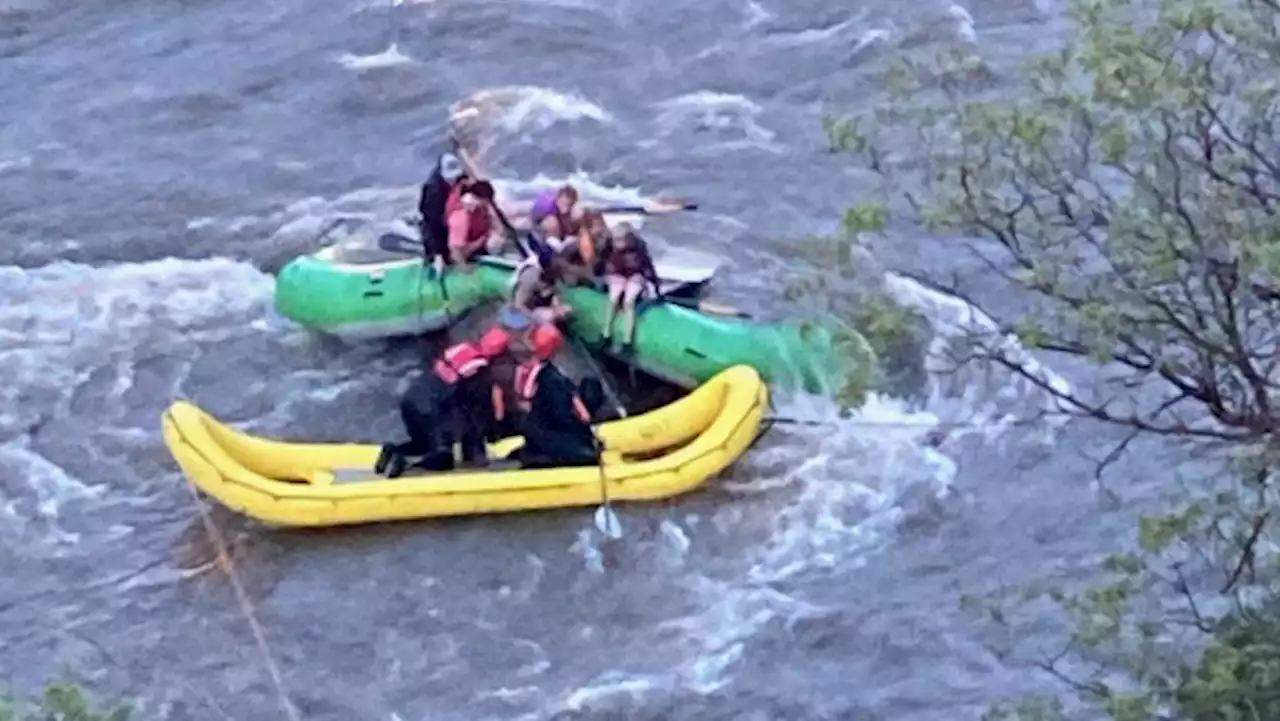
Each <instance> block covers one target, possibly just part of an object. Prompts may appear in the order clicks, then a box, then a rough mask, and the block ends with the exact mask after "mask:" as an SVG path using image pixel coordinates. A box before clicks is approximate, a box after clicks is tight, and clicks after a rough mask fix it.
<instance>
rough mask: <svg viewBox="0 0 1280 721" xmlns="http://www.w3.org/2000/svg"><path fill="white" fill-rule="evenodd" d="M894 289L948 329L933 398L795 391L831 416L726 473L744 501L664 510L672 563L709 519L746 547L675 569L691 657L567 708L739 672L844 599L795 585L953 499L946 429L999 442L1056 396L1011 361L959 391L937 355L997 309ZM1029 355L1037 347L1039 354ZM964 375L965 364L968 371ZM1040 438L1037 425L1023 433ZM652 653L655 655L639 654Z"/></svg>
mask: <svg viewBox="0 0 1280 721" xmlns="http://www.w3.org/2000/svg"><path fill="white" fill-rule="evenodd" d="M888 285H889V289H890V291H891V292H892V293H893V294H894V295H895V297H897V298H898V299H899V300H900V301H901V302H903V303H906V304H908V305H910V306H912V307H914V308H917V309H919V310H920V311H921V312H923V313H925V314H926V316H927V317H928V318H929V319H930V320H931V321H932V323H933V324H934V326H935V330H936V337H935V340H934V341H933V343H932V344H931V346H930V348H929V351H928V352H929V355H930V357H931V360H930V361H929V364H930V365H929V370H930V386H929V388H928V400H927V402H926V403H925V404H924V408H925V409H924V410H923V411H921V410H913V409H911V408H908V407H907V405H906V404H905V403H904V402H902V401H899V400H897V399H893V398H886V397H880V396H872V397H871V398H870V399H869V400H868V401H867V403H866V404H864V405H863V406H862V407H861V408H859V409H857V411H856V412H854V413H853V414H851V415H847V416H846V415H844V414H841V413H840V412H839V409H838V408H837V407H836V405H835V404H834V403H832V402H831V401H829V400H826V399H821V398H816V397H813V396H805V395H801V396H794V397H788V398H784V399H781V402H780V403H779V408H778V415H779V416H780V417H794V418H800V419H807V420H817V421H825V422H827V423H829V425H827V424H824V426H823V427H816V428H813V427H795V426H792V427H779V429H778V430H775V431H774V433H775V434H782V433H786V434H787V436H786V439H787V440H786V441H785V442H778V441H774V442H772V443H769V442H768V441H766V442H764V443H762V444H761V446H758V447H757V448H756V449H755V450H753V451H752V452H751V453H750V454H748V455H747V456H746V457H745V458H744V459H743V460H742V461H741V462H740V463H741V464H743V465H745V466H747V467H748V468H749V469H752V470H748V471H747V473H745V474H743V475H745V476H747V477H750V478H753V479H754V480H752V481H748V482H740V483H736V484H729V483H726V484H724V485H725V486H726V487H727V488H728V489H729V490H730V492H731V493H733V494H734V495H735V496H737V497H738V502H734V503H727V504H723V505H721V506H719V507H718V508H717V509H716V511H715V512H714V513H713V514H712V515H711V516H710V517H709V518H708V519H707V521H708V522H707V523H696V528H695V522H696V521H698V520H699V519H686V522H685V524H684V527H682V526H681V524H679V523H677V522H676V521H674V520H672V519H667V520H665V521H663V522H662V524H661V532H662V535H663V536H664V537H665V539H666V540H665V542H664V544H663V545H664V548H663V549H662V550H661V557H662V558H663V559H665V560H666V562H667V563H668V564H670V565H671V566H672V567H686V568H687V564H686V563H685V562H684V557H685V556H686V555H687V554H688V552H689V551H690V549H691V548H694V547H696V546H698V544H699V537H700V536H702V535H703V534H706V533H713V534H719V535H722V536H727V537H728V538H730V539H733V542H732V544H731V545H732V547H735V548H739V549H742V556H741V559H740V562H737V563H734V562H732V561H731V562H730V564H729V565H730V566H732V569H719V570H718V571H713V572H711V573H709V574H706V575H700V574H689V573H687V572H684V573H673V574H672V576H671V577H672V578H673V579H678V582H680V583H681V584H682V585H684V586H685V587H686V588H687V590H688V591H689V592H690V593H692V594H694V597H695V598H697V599H699V603H698V604H697V605H698V607H699V608H700V610H699V611H698V612H697V613H695V614H693V615H690V616H688V617H683V618H676V619H672V620H669V621H667V622H665V623H663V624H660V625H659V628H658V629H655V630H656V631H658V632H663V631H666V632H671V631H675V632H677V634H678V638H680V643H681V644H682V645H684V646H687V648H686V650H685V652H684V653H681V654H680V657H681V658H683V659H684V662H683V663H680V664H678V665H676V666H675V667H672V668H670V670H669V671H667V672H666V673H659V674H657V676H655V675H653V673H652V672H651V671H652V670H645V671H638V672H637V673H636V674H635V675H632V676H628V675H626V674H622V673H620V672H618V671H616V670H615V671H612V672H610V673H608V674H603V675H601V676H600V677H598V678H596V679H594V680H593V681H591V682H590V683H588V684H585V685H584V686H582V687H580V688H578V689H576V690H575V691H573V692H572V693H570V694H569V695H568V696H567V697H565V698H563V699H561V700H560V701H559V702H557V703H556V704H553V709H565V708H567V709H574V708H581V707H583V706H584V705H587V706H590V705H592V704H594V705H595V707H600V708H608V707H610V706H612V705H616V704H619V703H626V702H627V700H628V699H631V698H632V697H633V696H634V695H635V694H636V693H638V692H639V691H638V690H637V689H639V688H660V689H663V690H664V693H667V694H669V693H670V692H671V690H673V689H683V690H687V691H691V692H694V693H698V694H708V693H712V692H715V691H717V690H718V689H721V688H723V687H724V686H725V685H726V684H728V683H730V682H731V680H732V678H733V674H734V671H735V670H736V667H737V665H738V664H739V663H740V662H741V660H742V659H743V658H744V657H745V655H746V653H747V649H748V647H749V643H750V642H751V639H752V638H753V636H755V635H756V634H758V633H760V632H761V631H762V630H763V629H764V628H766V626H772V625H775V624H777V623H779V622H783V623H786V624H788V625H790V624H793V623H795V622H797V621H800V620H803V619H806V618H815V617H821V616H822V615H824V614H827V613H830V612H831V609H826V608H823V607H820V606H817V605H814V604H812V603H809V602H806V601H805V600H803V599H802V598H798V597H796V596H793V595H790V594H789V593H788V589H790V588H794V587H797V586H798V585H799V584H800V583H801V582H802V580H803V579H805V578H806V577H808V576H809V575H810V574H815V573H817V574H820V575H822V574H823V572H824V571H827V570H828V569H832V568H836V567H840V568H843V569H848V568H856V567H858V566H860V565H863V564H865V563H866V562H867V561H868V558H869V557H870V556H872V555H873V554H876V553H878V552H880V551H882V550H884V549H885V548H886V547H887V546H888V545H889V544H891V543H892V541H893V538H894V536H895V533H896V530H897V528H898V526H899V524H900V523H901V522H902V521H903V520H904V518H906V517H907V515H908V514H909V513H910V510H911V507H912V505H913V503H912V499H919V498H921V496H922V495H924V496H931V497H933V498H936V499H945V498H947V497H948V496H949V495H950V494H951V493H952V491H953V483H954V481H955V478H956V475H957V472H958V468H957V465H956V463H955V461H954V460H953V459H952V458H950V457H948V456H947V455H946V454H945V452H944V451H945V449H946V448H947V447H948V444H947V443H943V444H942V445H941V448H942V449H943V450H939V448H937V447H935V446H938V445H939V444H938V441H937V435H936V434H937V431H938V430H939V429H940V428H950V429H951V430H952V433H951V435H950V436H949V438H948V440H951V441H953V440H956V439H958V438H960V437H962V436H965V435H968V434H978V435H979V437H980V438H981V439H983V440H984V441H985V442H990V443H994V442H998V441H999V440H1000V438H1001V437H1002V436H1003V434H1004V432H1005V431H1007V430H1008V429H1009V428H1011V427H1012V426H1011V423H1012V420H1013V419H1014V417H1015V412H1016V410H1017V409H1024V410H1025V409H1035V408H1044V407H1047V406H1052V400H1051V399H1049V398H1048V395H1047V394H1046V393H1044V392H1043V391H1042V390H1040V389H1038V388H1036V387H1034V386H1033V385H1031V384H1027V383H1023V384H1018V383H1015V382H1012V381H1011V379H1010V378H1009V374H1008V373H992V374H991V375H992V377H993V378H995V377H997V376H998V377H999V379H1000V380H998V381H994V382H992V381H988V382H986V383H975V382H973V381H974V377H973V376H970V377H969V378H968V379H967V380H965V379H962V380H961V381H960V382H961V383H964V384H965V385H966V388H965V389H964V390H963V392H959V393H957V392H956V383H957V380H956V377H955V376H954V374H951V373H950V372H949V370H950V368H949V366H948V367H947V368H946V369H944V368H943V367H942V365H941V361H940V360H939V359H938V358H936V357H935V356H937V355H938V354H940V353H941V352H942V351H941V349H942V347H943V346H944V345H945V343H946V342H947V340H948V339H949V338H952V337H954V336H955V335H956V334H958V333H962V332H963V333H972V332H974V331H975V330H980V331H983V332H988V333H992V332H998V330H997V328H996V325H995V323H994V321H992V320H991V319H990V318H989V317H987V316H986V315H985V314H982V313H981V312H979V311H977V310H976V309H974V308H972V307H971V306H969V305H967V304H966V303H964V302H963V301H961V300H960V299H958V298H955V297H953V296H949V295H946V294H943V293H940V292H937V291H934V290H931V289H928V288H925V287H924V286H921V285H919V284H917V283H915V282H913V281H909V280H906V279H903V278H892V279H890V282H889V284H888ZM1002 340H1003V341H1004V342H1006V343H1008V344H1009V352H1010V353H1025V352H1024V351H1022V350H1021V349H1020V348H1018V347H1017V346H1016V341H1015V340H1013V339H1008V338H1002ZM1025 359H1026V360H1027V361H1028V362H1030V363H1033V364H1034V360H1033V359H1031V358H1029V356H1028V357H1026V358H1025ZM1037 368H1038V372H1040V373H1043V374H1044V377H1045V378H1046V382H1048V383H1051V384H1052V386H1053V387H1058V388H1065V387H1066V385H1065V384H1066V382H1065V381H1064V380H1063V379H1062V378H1061V377H1059V376H1057V375H1055V374H1054V373H1053V372H1052V371H1051V370H1049V369H1046V368H1042V367H1039V366H1037ZM962 375H963V374H962ZM1055 429H1056V427H1046V429H1045V430H1046V433H1045V434H1044V435H1043V436H1041V437H1040V438H1039V439H1038V440H1040V441H1042V442H1051V441H1052V437H1053V431H1054V430H1055ZM1018 435H1019V437H1020V438H1022V439H1023V440H1025V439H1026V434H1023V433H1019V434H1018ZM639 663H643V662H639Z"/></svg>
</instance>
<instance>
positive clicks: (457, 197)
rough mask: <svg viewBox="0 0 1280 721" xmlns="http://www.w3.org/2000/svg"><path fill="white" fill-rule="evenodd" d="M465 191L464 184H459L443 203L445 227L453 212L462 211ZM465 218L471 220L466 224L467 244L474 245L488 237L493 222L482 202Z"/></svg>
mask: <svg viewBox="0 0 1280 721" xmlns="http://www.w3.org/2000/svg"><path fill="white" fill-rule="evenodd" d="M465 190H466V187H465V186H464V184H462V183H459V184H458V185H457V186H456V187H454V189H453V192H451V193H449V200H447V201H445V204H444V212H445V218H446V225H447V224H448V223H447V219H448V217H449V216H450V215H453V213H454V211H457V210H463V207H462V195H463V193H464V191H465ZM467 216H468V217H469V218H470V219H471V222H470V223H468V224H467V242H468V243H474V242H476V241H477V240H480V239H481V238H487V237H489V231H491V230H493V227H492V226H493V221H492V219H490V218H489V208H487V207H486V206H485V204H484V202H481V203H480V205H478V206H476V209H475V210H473V211H471V212H470V213H467Z"/></svg>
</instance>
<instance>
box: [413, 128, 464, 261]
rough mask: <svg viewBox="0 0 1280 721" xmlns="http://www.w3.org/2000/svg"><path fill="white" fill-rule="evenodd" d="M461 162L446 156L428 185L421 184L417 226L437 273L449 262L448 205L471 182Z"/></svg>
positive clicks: (449, 154)
mask: <svg viewBox="0 0 1280 721" xmlns="http://www.w3.org/2000/svg"><path fill="white" fill-rule="evenodd" d="M468 179H469V178H468V176H467V171H466V169H465V168H464V167H463V166H462V161H460V160H459V159H458V156H456V155H454V154H453V153H443V154H441V155H440V158H439V159H438V160H437V161H436V167H435V168H434V169H433V170H432V171H431V176H430V177H429V178H427V182H425V183H423V184H422V195H421V197H420V198H419V199H418V222H419V229H420V230H421V232H422V245H423V248H424V252H425V253H426V255H427V257H428V258H432V259H433V260H434V259H436V258H438V259H439V260H436V261H435V263H436V268H437V270H439V269H441V268H442V267H443V265H444V264H447V263H448V262H449V229H448V227H447V225H446V224H445V215H446V213H445V204H446V203H447V202H448V200H449V195H450V194H451V193H452V192H453V190H454V189H455V188H456V187H458V185H459V184H460V183H463V182H466V181H467V180H468Z"/></svg>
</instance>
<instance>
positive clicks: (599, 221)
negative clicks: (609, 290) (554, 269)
mask: <svg viewBox="0 0 1280 721" xmlns="http://www.w3.org/2000/svg"><path fill="white" fill-rule="evenodd" d="M612 244H613V234H612V232H611V231H610V230H609V224H608V223H606V222H605V219H604V213H601V212H600V211H598V210H588V211H586V212H585V213H583V214H582V227H581V229H580V230H579V232H578V237H577V238H576V242H567V243H565V244H564V247H562V248H561V249H560V252H559V253H557V254H556V259H557V260H558V261H560V270H561V273H560V275H561V279H562V280H563V281H564V282H565V283H568V284H570V285H583V284H586V283H589V282H591V281H592V280H594V279H595V278H596V277H597V276H599V275H600V271H601V270H603V268H604V265H603V263H602V262H601V258H602V257H603V256H604V255H605V254H607V253H608V250H609V248H611V247H612Z"/></svg>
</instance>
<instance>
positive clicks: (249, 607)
mask: <svg viewBox="0 0 1280 721" xmlns="http://www.w3.org/2000/svg"><path fill="white" fill-rule="evenodd" d="M183 478H185V479H186V482H187V490H188V491H190V492H191V500H192V502H193V503H195V506H196V510H197V511H199V512H200V518H201V520H202V521H203V522H204V529H205V532H206V533H208V535H209V542H210V543H212V544H213V546H214V553H215V555H216V558H217V564H218V565H219V566H220V567H221V568H222V569H223V570H224V571H225V572H226V574H227V578H228V579H229V580H230V581H231V587H232V588H233V589H234V590H235V594H236V601H237V602H238V603H239V604H240V610H241V611H242V612H243V613H244V616H245V618H246V619H247V620H248V621H249V629H250V630H251V631H252V632H253V637H254V640H255V641H256V642H257V644H258V650H259V651H260V652H261V653H262V659H263V663H264V664H265V665H266V667H267V673H268V674H270V676H271V683H272V684H273V685H274V686H275V690H276V695H277V696H278V698H279V699H280V708H282V709H283V710H284V715H285V718H287V719H289V721H302V716H301V715H300V714H299V713H298V709H297V707H296V706H294V704H293V701H292V700H290V698H289V692H288V691H287V690H286V689H285V685H284V676H283V674H281V673H280V666H279V664H277V663H276V660H275V655H274V654H273V653H272V652H271V646H270V644H268V643H267V636H266V634H265V633H264V632H263V630H262V624H261V623H260V622H259V621H258V614H257V612H256V611H255V610H254V607H253V602H252V601H250V600H249V594H248V592H246V591H245V589H244V584H243V583H241V582H240V574H239V572H237V571H236V566H235V560H234V559H233V558H232V557H231V554H230V553H228V552H227V544H226V541H225V539H224V538H223V537H222V532H221V531H220V530H218V525H217V524H216V523H214V522H213V516H212V515H211V514H210V513H209V509H208V508H207V507H205V505H204V504H203V503H201V502H200V493H199V491H197V490H196V486H195V484H194V483H192V482H191V479H189V478H187V477H186V474H185V473H184V474H183Z"/></svg>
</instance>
